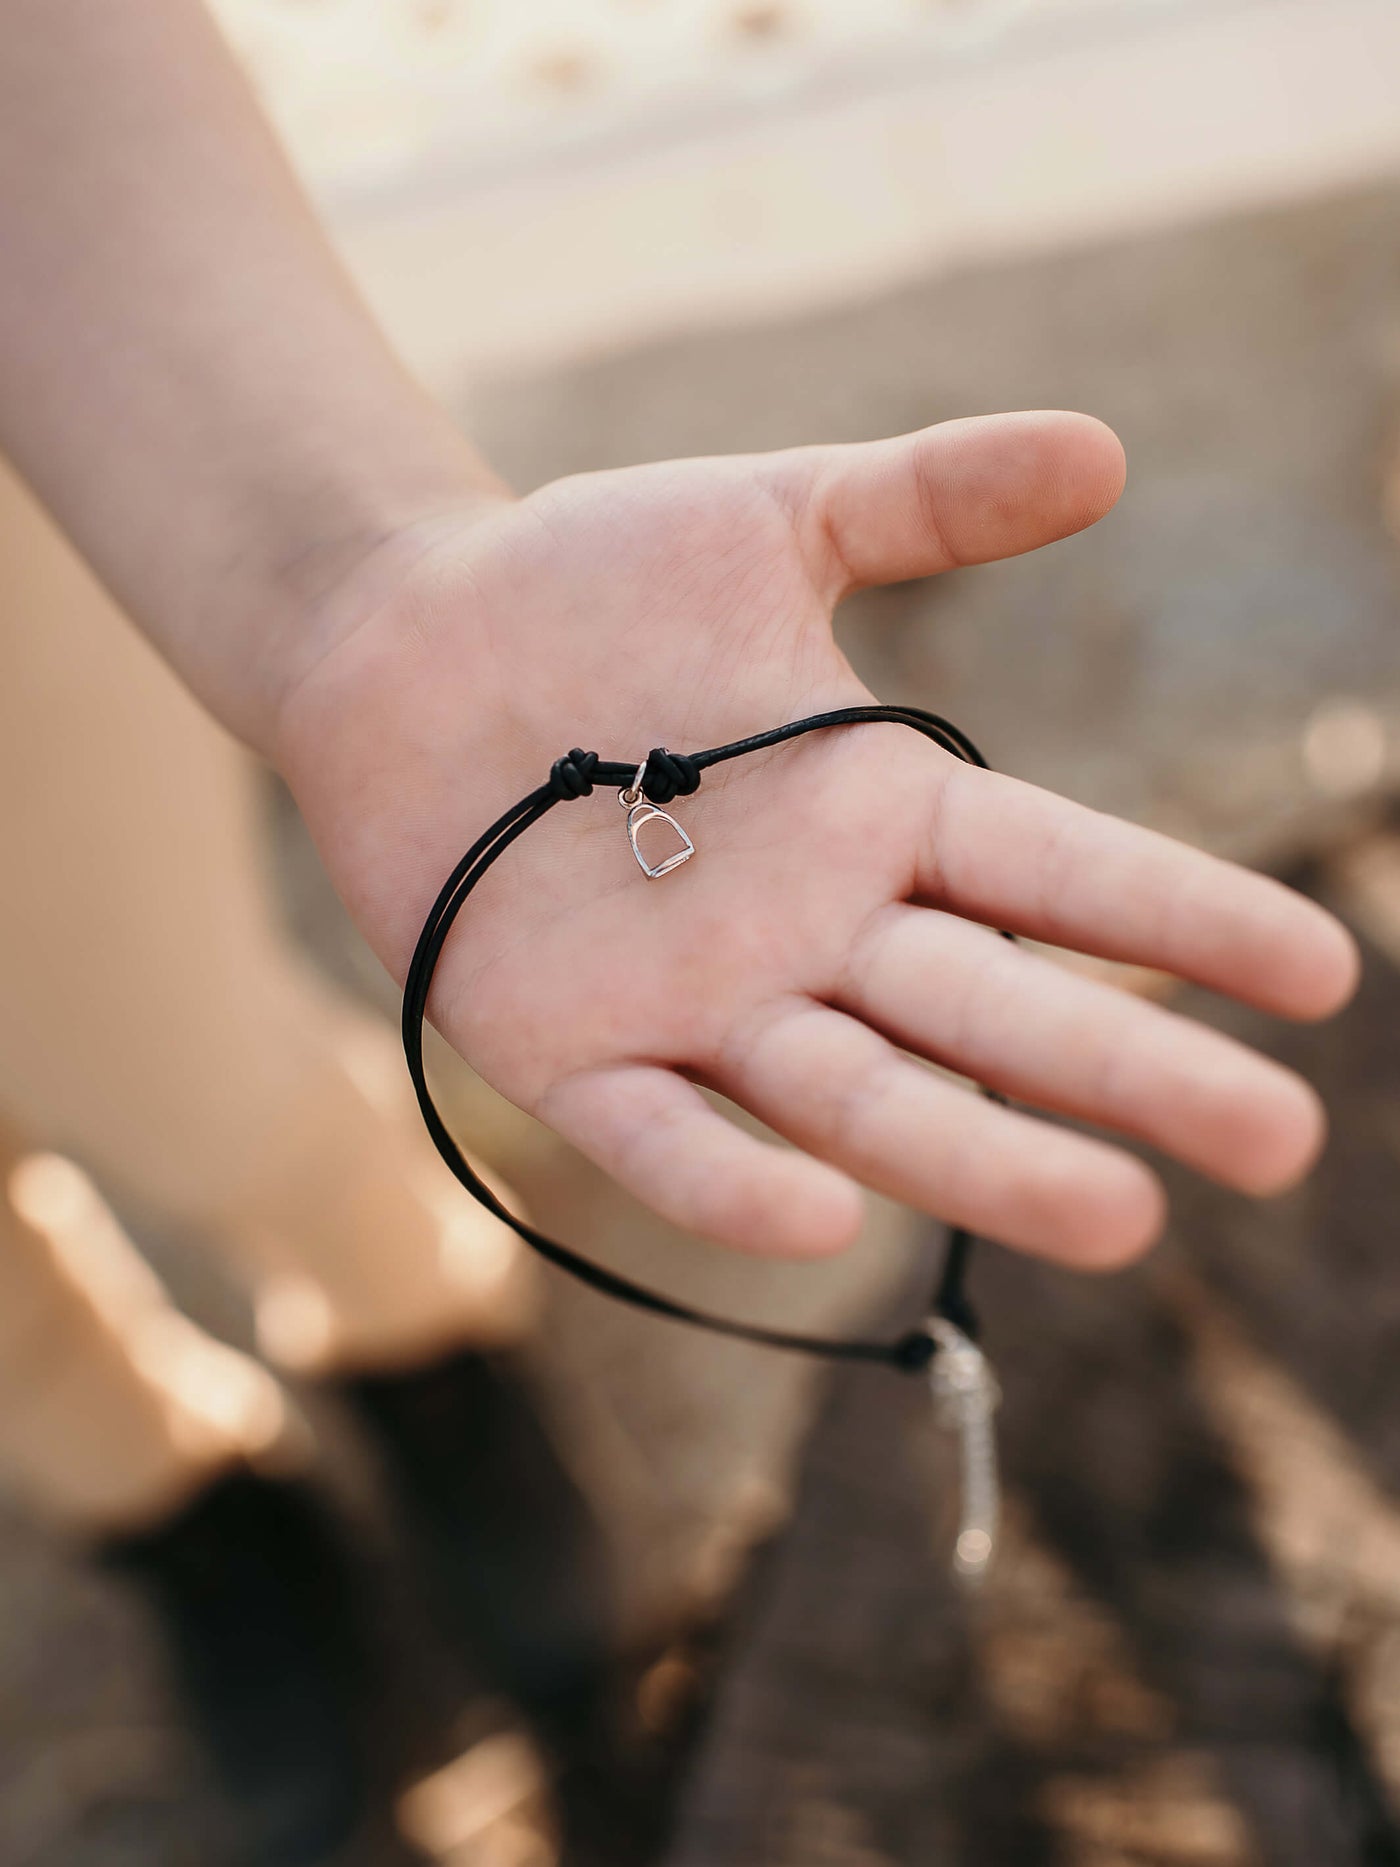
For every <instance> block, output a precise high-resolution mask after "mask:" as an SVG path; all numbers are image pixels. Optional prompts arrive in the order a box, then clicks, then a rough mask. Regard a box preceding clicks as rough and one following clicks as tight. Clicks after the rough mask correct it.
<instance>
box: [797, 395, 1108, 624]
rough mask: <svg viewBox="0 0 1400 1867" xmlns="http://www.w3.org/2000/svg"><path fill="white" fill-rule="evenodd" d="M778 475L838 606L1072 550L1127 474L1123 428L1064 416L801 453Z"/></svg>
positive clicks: (817, 575) (984, 421) (959, 426)
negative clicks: (919, 581) (869, 594)
mask: <svg viewBox="0 0 1400 1867" xmlns="http://www.w3.org/2000/svg"><path fill="white" fill-rule="evenodd" d="M768 464H769V470H770V472H771V474H772V475H773V476H774V486H775V490H776V491H777V492H778V494H779V496H780V497H782V498H783V500H784V501H785V503H787V504H788V505H789V508H790V510H791V511H792V514H793V518H794V521H795V523H796V524H797V526H798V530H799V534H800V536H801V538H802V541H803V545H804V548H805V551H806V556H807V562H808V565H809V567H810V570H811V573H812V576H813V579H814V580H815V581H816V582H817V583H818V584H819V585H820V586H822V587H824V588H827V589H829V590H830V592H831V594H832V595H833V597H839V596H842V595H844V594H845V593H846V592H847V591H850V590H856V589H860V588H861V587H862V586H864V585H866V584H874V583H899V582H902V581H903V580H904V579H905V578H908V577H927V576H931V575H932V574H933V573H935V572H937V571H943V570H951V569H953V568H954V566H956V565H959V564H985V563H987V562H989V561H990V560H991V559H993V558H1004V557H1015V556H1017V555H1018V554H1019V553H1021V552H1023V551H1034V550H1035V549H1036V547H1037V546H1038V545H1044V544H1049V543H1051V542H1052V541H1053V540H1054V539H1056V538H1066V537H1068V536H1069V535H1070V533H1071V532H1078V531H1082V530H1083V529H1084V527H1085V526H1086V525H1092V524H1093V523H1094V521H1095V520H1096V519H1100V518H1102V517H1103V515H1104V513H1105V512H1107V511H1108V510H1109V509H1110V508H1111V507H1112V506H1113V504H1114V502H1115V501H1116V500H1117V498H1118V495H1119V493H1120V492H1122V490H1123V478H1124V473H1125V465H1124V459H1123V449H1122V445H1121V444H1120V442H1119V440H1118V437H1117V436H1116V435H1115V434H1114V433H1113V430H1112V429H1111V428H1106V427H1105V426H1104V424H1103V423H1102V422H1101V421H1095V420H1094V418H1093V417H1092V416H1091V415H1071V414H1063V413H1060V412H1058V411H1055V410H1045V411H1041V412H1037V413H1032V414H1024V415H982V416H978V417H975V418H973V419H971V420H967V421H945V422H942V423H940V424H939V426H938V427H936V428H924V429H922V430H921V431H920V432H919V433H917V434H905V435H900V436H899V437H898V438H897V439H895V440H891V441H864V442H858V443H856V444H854V445H851V446H844V447H843V446H836V447H805V448H795V449H792V450H790V451H789V452H786V453H781V454H774V455H771V456H770V457H769V462H768Z"/></svg>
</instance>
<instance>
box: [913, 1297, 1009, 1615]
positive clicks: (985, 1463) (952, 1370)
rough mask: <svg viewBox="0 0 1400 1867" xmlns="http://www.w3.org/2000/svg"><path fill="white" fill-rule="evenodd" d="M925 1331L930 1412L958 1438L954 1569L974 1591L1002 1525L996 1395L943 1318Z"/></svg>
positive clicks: (990, 1377) (963, 1339)
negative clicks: (931, 1344) (933, 1350)
mask: <svg viewBox="0 0 1400 1867" xmlns="http://www.w3.org/2000/svg"><path fill="white" fill-rule="evenodd" d="M928 1328H929V1333H930V1334H931V1335H932V1336H933V1338H934V1340H935V1341H936V1342H937V1343H938V1353H937V1354H936V1355H935V1356H934V1358H933V1362H932V1365H931V1366H930V1368H929V1385H930V1386H931V1387H932V1389H933V1405H934V1411H935V1412H936V1414H937V1415H938V1420H939V1423H940V1425H943V1426H946V1427H948V1428H949V1429H950V1430H951V1431H953V1432H955V1433H956V1434H957V1435H958V1444H959V1450H960V1453H961V1459H962V1515H961V1519H960V1521H959V1525H958V1540H957V1542H956V1543H955V1544H954V1546H953V1568H954V1570H955V1572H956V1573H957V1575H958V1576H959V1578H960V1579H961V1580H962V1581H964V1582H966V1583H967V1584H968V1585H969V1586H970V1587H974V1588H975V1587H976V1586H977V1585H978V1583H980V1582H981V1581H982V1579H983V1577H984V1576H985V1575H986V1573H987V1570H988V1569H989V1568H990V1567H991V1561H992V1556H993V1554H994V1553H995V1550H996V1542H997V1530H998V1527H999V1525H1000V1521H1001V1477H1000V1473H999V1471H998V1468H997V1441H996V1428H995V1426H994V1424H993V1420H992V1416H993V1414H994V1413H995V1412H996V1409H997V1405H998V1403H999V1401H1000V1400H1001V1389H1000V1388H999V1387H998V1386H997V1380H996V1376H995V1375H994V1374H993V1373H992V1370H991V1365H990V1363H989V1362H988V1360H987V1357H986V1356H985V1355H984V1354H983V1353H982V1351H981V1349H980V1348H978V1346H977V1344H976V1343H975V1342H974V1341H973V1340H972V1338H971V1337H970V1336H967V1335H964V1333H963V1332H962V1330H961V1329H959V1328H958V1327H957V1326H956V1324H954V1323H951V1322H949V1321H948V1320H947V1318H946V1317H943V1316H931V1317H930V1318H929V1322H928Z"/></svg>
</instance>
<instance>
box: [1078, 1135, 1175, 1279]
mask: <svg viewBox="0 0 1400 1867" xmlns="http://www.w3.org/2000/svg"><path fill="white" fill-rule="evenodd" d="M1077 1203H1078V1212H1077V1215H1076V1223H1075V1225H1074V1228H1073V1231H1072V1232H1071V1234H1070V1235H1069V1236H1068V1238H1067V1239H1066V1244H1065V1249H1064V1252H1063V1257H1064V1261H1065V1262H1066V1263H1068V1264H1070V1265H1071V1266H1073V1268H1074V1269H1076V1270H1084V1271H1119V1270H1123V1269H1125V1268H1126V1267H1127V1266H1128V1265H1130V1264H1135V1263H1136V1262H1137V1261H1138V1259H1139V1258H1141V1257H1143V1256H1144V1255H1145V1254H1146V1253H1147V1252H1148V1251H1150V1250H1151V1249H1152V1247H1153V1245H1155V1244H1156V1242H1157V1240H1158V1239H1159V1238H1160V1237H1161V1235H1162V1231H1163V1228H1164V1227H1165V1225H1166V1222H1167V1195H1166V1189H1165V1188H1164V1187H1163V1185H1162V1182H1161V1181H1160V1180H1159V1179H1158V1177H1157V1175H1156V1174H1155V1173H1153V1171H1152V1169H1151V1168H1150V1167H1148V1166H1146V1165H1144V1163H1143V1162H1142V1161H1140V1160H1137V1159H1135V1158H1134V1157H1133V1156H1132V1155H1131V1154H1124V1153H1121V1152H1119V1150H1118V1149H1116V1148H1107V1147H1105V1148H1104V1149H1103V1150H1102V1154H1101V1159H1100V1162H1099V1165H1098V1171H1097V1172H1096V1174H1095V1175H1094V1180H1093V1183H1092V1184H1090V1183H1086V1185H1085V1187H1084V1189H1083V1193H1082V1196H1081V1199H1080V1201H1079V1202H1077Z"/></svg>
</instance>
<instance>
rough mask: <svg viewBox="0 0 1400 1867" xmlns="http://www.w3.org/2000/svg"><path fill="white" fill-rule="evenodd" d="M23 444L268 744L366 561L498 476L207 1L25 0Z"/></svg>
mask: <svg viewBox="0 0 1400 1867" xmlns="http://www.w3.org/2000/svg"><path fill="white" fill-rule="evenodd" d="M0 46H2V47H3V49H2V50H0V176H3V177H4V185H3V187H0V256H3V257H0V446H3V447H4V449H5V450H6V451H7V452H8V453H10V454H11V456H12V457H13V459H14V460H15V461H16V463H17V464H18V465H19V467H20V469H21V470H22V471H23V472H24V473H25V475H26V476H27V478H28V479H29V480H30V482H31V483H32V484H33V486H34V487H35V488H36V490H37V491H38V492H39V493H40V495H41V496H42V497H43V498H44V499H45V500H46V501H47V502H48V504H49V505H50V507H51V508H52V510H53V511H54V513H55V514H56V516H57V517H58V519H59V520H60V522H61V523H62V524H63V525H64V526H65V527H66V528H67V530H68V531H69V532H70V533H71V535H72V536H73V538H74V539H75V540H76V542H77V543H78V545H79V546H80V547H81V549H82V550H83V551H84V553H85V554H86V555H87V557H88V558H89V559H90V561H91V562H92V563H93V565H94V566H95V567H96V569H97V570H98V571H99V572H100V574H101V575H102V576H103V577H104V579H105V580H106V581H107V583H108V584H109V585H110V587H111V588H112V590H113V591H114V592H115V593H116V595H117V596H118V597H119V598H120V599H121V600H122V602H123V603H124V604H125V606H126V607H127V608H128V609H129V610H130V611H131V613H132V614H133V615H134V616H135V617H136V619H137V620H138V621H139V622H140V623H141V625H142V626H143V627H144V628H145V629H146V630H147V631H148V632H149V633H150V634H151V636H152V637H153V639H154V640H155V641H156V643H157V644H158V646H159V647H160V648H161V649H162V650H163V651H164V652H165V653H166V654H167V655H168V656H169V658H170V659H171V660H172V661H173V662H174V663H175V665H176V667H177V668H178V669H179V670H180V671H181V673H182V674H184V676H185V677H186V679H187V680H189V682H190V683H191V685H192V686H194V687H195V688H196V690H197V691H198V692H199V693H201V695H202V696H203V697H204V698H205V699H206V700H207V701H208V702H209V703H210V704H211V705H212V706H213V707H214V709H215V711H216V712H218V713H219V714H220V715H221V716H222V717H223V718H224V719H225V720H226V721H228V722H229V723H231V724H232V725H234V727H235V728H236V729H237V730H239V731H241V732H242V733H244V734H245V735H246V736H249V737H251V738H253V739H254V740H256V741H260V742H261V741H262V740H263V737H264V729H265V717H266V712H267V704H268V684H269V682H270V681H271V680H272V679H274V678H275V679H276V680H278V681H280V680H281V679H282V678H283V674H284V671H285V665H286V662H287V659H288V657H292V658H294V657H295V655H296V654H297V652H298V648H299V646H300V645H302V644H301V643H300V641H299V638H303V637H304V636H305V633H306V630H307V628H308V624H309V618H310V617H311V615H312V613H313V610H314V608H315V605H316V603H317V601H318V600H319V599H320V598H321V597H322V596H323V595H324V593H325V592H326V591H327V590H328V589H329V588H330V587H331V586H332V585H333V584H334V583H335V581H336V579H337V578H338V577H339V576H341V575H342V574H343V573H344V571H345V569H346V568H347V567H348V566H349V565H350V564H351V563H352V562H358V561H359V560H360V559H361V558H362V557H363V555H364V552H365V549H366V546H367V544H372V543H373V541H374V540H375V539H377V538H383V537H386V536H388V535H389V534H390V533H391V532H394V531H395V530H396V529H397V528H399V527H400V526H402V525H403V524H404V523H405V522H406V521H411V520H413V519H415V518H417V517H419V516H420V515H422V514H423V513H425V512H428V511H432V510H434V509H436V508H440V507H442V506H444V505H447V504H449V503H456V502H458V501H460V500H461V499H462V498H463V497H464V496H469V495H470V494H471V492H472V491H473V489H475V488H477V487H483V488H494V487H495V485H496V483H495V481H494V480H493V478H492V476H491V475H490V474H489V473H488V472H487V470H486V468H485V467H484V465H483V464H482V462H481V461H480V460H479V458H478V457H477V456H476V455H475V454H474V453H473V452H472V450H471V449H470V448H469V447H468V446H467V444H466V442H465V441H464V440H463V439H462V438H461V436H460V435H459V434H458V433H457V432H456V430H455V429H454V428H453V427H452V425H451V424H450V423H449V422H448V421H447V419H446V418H445V417H444V416H443V415H442V413H441V412H440V411H439V410H438V408H437V407H436V406H435V405H434V403H433V402H432V401H431V400H430V398H429V397H428V396H427V395H426V394H424V393H423V391H422V390H421V389H420V388H419V387H418V386H417V385H416V384H415V383H414V382H413V381H412V380H411V379H410V378H409V376H408V375H407V373H406V371H405V370H404V369H403V367H402V366H401V364H400V363H399V362H398V360H397V359H396V358H395V357H394V355H393V354H392V352H391V351H390V349H389V347H388V346H387V344H386V343H385V342H384V339H383V337H382V336H381V335H380V333H379V331H378V330H377V329H376V328H375V326H374V324H373V322H372V321H371V320H370V318H369V317H368V316H367V315H366V313H365V310H364V308H363V306H362V305H361V304H360V302H359V301H358V299H357V297H356V295H355V293H354V291H353V289H352V287H351V286H350V284H349V282H348V280H347V279H346V277H345V275H344V273H343V272H342V270H341V268H340V266H339V264H338V262H337V260H336V258H335V256H334V255H333V253H332V252H331V250H330V247H329V245H328V243H327V241H326V239H325V237H324V236H323V234H322V232H321V230H320V228H319V227H318V226H317V224H316V222H315V220H314V218H313V216H312V214H311V212H310V210H309V208H308V206H307V204H306V202H305V201H304V199H303V198H302V196H301V193H300V191H299V189H298V187H297V185H296V183H295V182H294V181H293V179H292V177H291V175H290V174H289V172H288V169H287V165H286V162H285V161H284V159H283V157H282V154H281V152H280V150H279V149H278V148H277V146H276V144H275V142H274V141H273V138H272V136H271V135H270V133H269V131H268V129H267V126H266V124H265V123H264V121H263V119H262V118H261V116H260V115H259V113H258V110H257V107H256V105H255V103H254V101H253V99H252V98H251V96H250V95H249V92H248V88H247V86H246V84H245V82H244V80H243V77H242V74H241V73H240V72H239V71H238V69H237V67H236V66H235V64H234V61H233V60H232V58H231V57H230V56H229V54H228V53H227V51H226V49H225V47H224V44H223V42H222V40H221V38H220V36H219V34H218V32H217V30H216V29H215V27H214V25H213V24H212V22H211V21H210V20H209V18H208V17H207V16H206V14H205V12H204V10H203V8H202V7H201V6H199V5H197V4H192V0H0Z"/></svg>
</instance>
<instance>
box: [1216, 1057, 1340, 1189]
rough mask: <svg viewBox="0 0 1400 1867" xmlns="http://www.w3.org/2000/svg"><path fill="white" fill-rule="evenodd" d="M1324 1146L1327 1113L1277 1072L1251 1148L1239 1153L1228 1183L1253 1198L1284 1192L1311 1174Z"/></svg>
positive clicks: (1299, 1082) (1298, 1083) (1287, 1073)
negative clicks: (1251, 1195) (1275, 1080)
mask: <svg viewBox="0 0 1400 1867" xmlns="http://www.w3.org/2000/svg"><path fill="white" fill-rule="evenodd" d="M1326 1141H1327V1110H1326V1108H1325V1107H1324V1105H1323V1101H1322V1098H1321V1096H1319V1095H1318V1093H1317V1091H1316V1090H1315V1089H1314V1088H1313V1087H1312V1085H1311V1084H1310V1083H1305V1082H1304V1081H1303V1079H1302V1077H1301V1076H1295V1075H1294V1074H1293V1073H1292V1071H1291V1070H1279V1071H1278V1072H1277V1082H1276V1085H1275V1087H1274V1089H1273V1091H1272V1093H1271V1095H1270V1098H1269V1106H1268V1108H1267V1109H1266V1110H1265V1111H1264V1112H1263V1115H1262V1118H1261V1120H1260V1121H1259V1122H1258V1123H1257V1124H1256V1133H1255V1136H1254V1138H1253V1142H1252V1145H1251V1146H1249V1147H1248V1148H1247V1149H1244V1150H1242V1151H1241V1153H1240V1156H1239V1159H1238V1162H1237V1165H1236V1170H1235V1172H1234V1173H1232V1174H1231V1176H1230V1183H1231V1184H1232V1185H1234V1186H1237V1187H1238V1188H1239V1190H1240V1191H1241V1192H1244V1193H1251V1194H1253V1195H1254V1196H1255V1197H1256V1198H1267V1197H1268V1196H1270V1195H1271V1194H1274V1193H1284V1192H1287V1190H1288V1189H1289V1187H1291V1186H1296V1185H1297V1184H1298V1182H1299V1181H1300V1180H1302V1179H1304V1178H1305V1177H1306V1175H1307V1174H1308V1173H1310V1172H1311V1170H1312V1168H1313V1167H1314V1166H1315V1164H1316V1162H1317V1158H1318V1155H1319V1154H1321V1152H1322V1150H1323V1147H1324V1146H1325V1145H1326Z"/></svg>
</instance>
